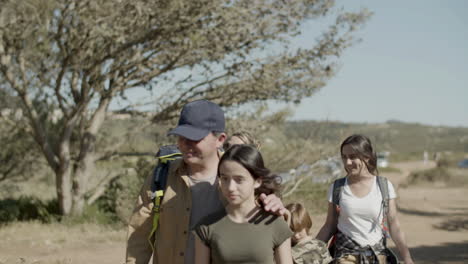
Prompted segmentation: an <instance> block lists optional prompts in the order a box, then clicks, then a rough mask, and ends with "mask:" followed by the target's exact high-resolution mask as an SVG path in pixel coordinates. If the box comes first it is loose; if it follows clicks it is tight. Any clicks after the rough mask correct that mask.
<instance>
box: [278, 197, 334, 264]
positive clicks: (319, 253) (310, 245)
mask: <svg viewBox="0 0 468 264" xmlns="http://www.w3.org/2000/svg"><path fill="white" fill-rule="evenodd" d="M286 208H287V209H288V210H289V212H290V213H291V219H290V227H291V230H292V231H293V232H294V236H293V237H292V238H291V241H292V246H293V247H292V256H293V260H294V263H295V264H328V263H330V262H331V261H332V260H333V259H332V257H331V256H330V253H329V252H328V248H327V245H326V244H325V243H324V242H323V241H320V240H318V239H314V238H312V237H311V236H310V234H309V230H310V228H311V227H312V219H311V217H310V215H309V213H308V212H307V210H306V209H305V208H304V206H303V205H302V204H300V203H291V204H288V205H287V206H286Z"/></svg>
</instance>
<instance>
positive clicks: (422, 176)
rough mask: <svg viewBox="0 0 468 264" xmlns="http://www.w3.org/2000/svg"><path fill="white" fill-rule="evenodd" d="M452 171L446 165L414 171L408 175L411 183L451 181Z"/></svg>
mask: <svg viewBox="0 0 468 264" xmlns="http://www.w3.org/2000/svg"><path fill="white" fill-rule="evenodd" d="M450 176H451V173H450V171H449V170H448V169H447V168H446V167H437V168H433V169H429V170H423V171H417V172H412V173H411V174H410V175H409V177H408V183H409V184H416V183H434V182H449V180H450V178H451V177H450Z"/></svg>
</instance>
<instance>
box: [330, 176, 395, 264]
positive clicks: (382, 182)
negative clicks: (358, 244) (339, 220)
mask: <svg viewBox="0 0 468 264" xmlns="http://www.w3.org/2000/svg"><path fill="white" fill-rule="evenodd" d="M376 177H377V185H378V186H379V190H380V193H381V194H382V208H383V218H382V223H381V227H382V232H383V235H384V237H383V243H384V246H385V248H386V251H387V252H386V253H387V263H391V264H394V263H398V258H397V256H396V255H395V253H394V252H393V251H391V250H390V249H389V248H388V247H387V237H390V235H389V229H388V223H387V214H388V208H389V201H390V194H389V193H388V180H387V178H385V177H382V176H376ZM345 183H346V178H345V177H343V178H340V179H336V180H335V181H334V182H333V195H332V203H333V204H334V205H335V206H336V211H337V213H339V209H338V208H339V206H340V198H341V191H342V190H343V187H344V185H345ZM334 239H335V237H334V238H333V240H332V243H331V244H330V247H329V251H330V254H331V256H334V254H335V252H334V251H335V245H334V242H335V241H334Z"/></svg>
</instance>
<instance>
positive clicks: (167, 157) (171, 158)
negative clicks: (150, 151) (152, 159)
mask: <svg viewBox="0 0 468 264" xmlns="http://www.w3.org/2000/svg"><path fill="white" fill-rule="evenodd" d="M180 155H181V153H172V154H169V155H166V156H160V157H158V159H159V160H160V161H161V162H162V163H166V162H167V161H169V160H176V159H177V156H180ZM174 156H176V157H174Z"/></svg>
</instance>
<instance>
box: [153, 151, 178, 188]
mask: <svg viewBox="0 0 468 264" xmlns="http://www.w3.org/2000/svg"><path fill="white" fill-rule="evenodd" d="M181 157H182V154H181V153H180V150H179V149H178V148H177V146H176V145H166V146H162V147H161V148H159V150H158V152H157V153H156V158H157V159H158V163H157V165H156V167H155V168H154V171H153V181H152V182H151V192H152V193H155V192H156V191H159V190H164V189H165V188H166V185H167V175H168V174H169V167H170V165H171V162H172V161H174V160H176V159H178V158H181Z"/></svg>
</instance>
